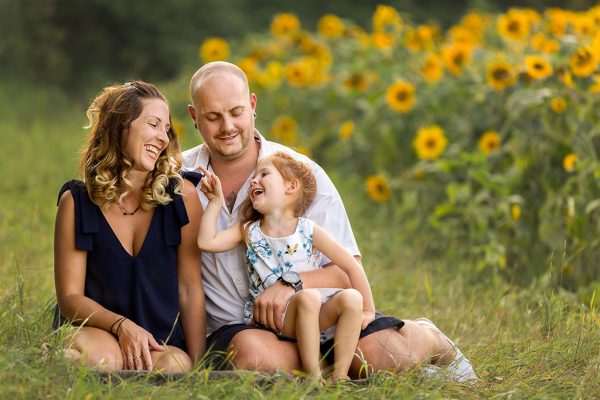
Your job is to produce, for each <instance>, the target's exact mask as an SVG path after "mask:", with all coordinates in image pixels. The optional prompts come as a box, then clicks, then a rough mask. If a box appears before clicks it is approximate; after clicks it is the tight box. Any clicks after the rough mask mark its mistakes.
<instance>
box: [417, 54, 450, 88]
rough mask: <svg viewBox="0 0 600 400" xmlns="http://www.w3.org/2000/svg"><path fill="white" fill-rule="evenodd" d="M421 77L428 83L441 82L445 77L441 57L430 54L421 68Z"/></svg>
mask: <svg viewBox="0 0 600 400" xmlns="http://www.w3.org/2000/svg"><path fill="white" fill-rule="evenodd" d="M421 75H423V78H424V79H425V80H426V81H427V82H431V83H433V82H437V81H439V80H440V79H441V78H442V76H443V75H444V70H443V68H442V59H441V58H440V56H438V55H437V54H435V53H430V54H428V55H427V57H425V61H424V62H423V65H422V66H421Z"/></svg>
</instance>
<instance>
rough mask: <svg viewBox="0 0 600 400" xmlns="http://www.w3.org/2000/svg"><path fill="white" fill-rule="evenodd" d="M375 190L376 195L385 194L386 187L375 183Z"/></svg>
mask: <svg viewBox="0 0 600 400" xmlns="http://www.w3.org/2000/svg"><path fill="white" fill-rule="evenodd" d="M375 190H376V191H377V193H380V194H382V193H385V192H386V187H385V185H384V184H383V183H377V185H376V186H375Z"/></svg>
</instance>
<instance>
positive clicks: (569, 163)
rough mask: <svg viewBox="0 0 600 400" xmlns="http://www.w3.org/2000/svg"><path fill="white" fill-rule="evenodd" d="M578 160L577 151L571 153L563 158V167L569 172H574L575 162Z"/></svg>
mask: <svg viewBox="0 0 600 400" xmlns="http://www.w3.org/2000/svg"><path fill="white" fill-rule="evenodd" d="M576 162H577V155H576V154H575V153H569V154H567V155H566V156H565V158H563V168H564V169H565V171H567V172H573V169H574V168H575V163H576Z"/></svg>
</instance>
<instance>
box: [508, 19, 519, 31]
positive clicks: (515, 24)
mask: <svg viewBox="0 0 600 400" xmlns="http://www.w3.org/2000/svg"><path fill="white" fill-rule="evenodd" d="M507 29H508V30H509V31H510V32H512V33H519V31H520V30H521V25H520V24H519V22H518V21H516V20H512V21H510V22H509V23H508V25H507Z"/></svg>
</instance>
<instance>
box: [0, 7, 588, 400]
mask: <svg viewBox="0 0 600 400" xmlns="http://www.w3.org/2000/svg"><path fill="white" fill-rule="evenodd" d="M598 32H600V10H598V9H592V10H588V11H586V12H581V13H573V12H569V11H567V10H558V9H553V10H547V11H546V12H544V13H541V14H540V13H537V12H534V11H532V10H521V9H519V10H517V9H515V10H511V11H510V12H508V13H506V14H503V15H486V14H480V13H471V14H469V15H467V16H465V17H464V18H463V19H462V20H461V21H460V22H459V23H457V24H456V25H455V26H453V27H451V28H450V29H448V30H446V31H443V32H442V31H441V29H439V28H438V27H436V26H435V25H434V24H424V25H416V24H413V23H412V22H411V21H410V16H406V15H402V14H399V13H398V12H397V11H396V10H394V9H392V8H389V7H378V8H377V10H375V12H374V15H373V26H372V27H371V28H370V30H364V29H362V28H359V27H357V26H354V25H353V24H352V23H351V22H350V21H344V20H341V19H339V18H337V17H335V16H331V15H330V16H324V17H323V19H322V20H321V21H320V22H319V25H318V26H317V27H316V29H314V31H311V30H308V29H306V28H303V27H302V26H301V21H299V20H298V19H297V18H296V17H295V16H294V15H292V14H285V13H282V14H279V15H277V16H275V17H274V19H273V23H272V25H271V27H270V30H269V31H268V32H262V33H257V34H256V35H251V36H248V37H246V38H244V39H243V40H240V41H239V42H236V43H227V42H225V41H224V40H222V39H220V38H212V39H209V40H207V41H205V42H203V43H202V44H201V46H200V49H199V57H200V59H201V61H210V60H212V59H227V60H229V61H232V62H235V63H237V64H238V65H240V66H241V67H242V68H244V70H245V71H246V73H247V74H248V76H249V78H250V84H251V87H252V88H253V90H254V91H255V92H256V93H257V95H258V98H259V103H258V104H259V106H258V107H259V108H258V111H257V113H258V118H257V128H258V129H259V130H260V131H261V132H262V133H263V134H265V135H266V136H267V137H269V138H273V139H275V140H278V141H282V142H284V143H286V144H288V145H290V146H293V147H296V148H298V149H299V150H301V151H303V152H306V153H307V154H309V155H311V156H312V157H313V158H315V159H316V160H317V161H318V162H319V163H321V164H322V165H323V166H324V167H325V168H326V170H327V171H328V172H329V173H330V175H331V177H332V179H333V180H334V182H335V184H336V186H337V187H338V188H339V191H340V193H341V195H342V197H343V199H344V201H345V204H346V207H347V210H348V213H349V215H350V219H351V222H352V224H353V228H354V232H355V235H356V237H357V240H358V243H359V246H360V248H361V250H362V252H363V260H364V265H365V269H366V271H367V274H368V276H369V279H370V281H371V285H372V287H373V289H374V295H375V302H376V304H377V307H378V309H380V310H381V311H383V312H389V313H393V314H395V315H398V316H400V317H404V318H417V317H420V316H426V317H428V318H430V319H432V320H433V321H435V322H436V323H437V324H438V326H440V328H441V329H442V330H443V331H444V332H445V333H447V334H448V336H450V337H451V338H453V339H456V343H457V344H458V345H459V347H460V348H461V350H462V351H463V352H464V353H465V354H466V355H467V356H468V358H469V359H470V360H471V361H472V363H473V364H474V366H475V370H476V372H477V373H478V375H479V376H480V377H481V382H479V383H478V384H477V385H474V386H470V385H462V384H457V383H453V382H449V381H447V380H444V379H438V380H424V379H423V377H422V376H421V375H420V373H419V372H418V371H407V372H405V373H403V374H399V375H396V374H384V373H381V374H377V375H375V376H374V377H373V379H372V380H371V381H370V382H368V383H366V384H361V385H359V386H343V387H325V388H320V389H319V388H315V387H313V386H311V385H308V384H302V383H300V384H299V383H298V382H289V381H288V380H286V379H283V378H277V377H275V378H273V379H272V380H268V381H267V382H266V383H265V382H264V381H261V380H259V379H256V378H257V376H256V375H253V374H247V375H243V376H242V377H241V378H240V379H225V380H218V381H209V380H208V379H207V375H206V371H205V370H203V369H201V368H197V369H196V370H195V371H194V372H192V373H191V374H189V375H188V376H186V377H184V378H183V379H179V380H172V381H170V380H167V381H166V382H164V384H162V385H156V384H154V383H153V381H152V380H151V379H150V378H147V379H146V378H144V377H141V378H140V379H137V380H121V379H119V378H117V377H114V378H113V379H111V380H110V381H109V382H106V381H105V380H104V379H102V377H100V376H99V375H98V374H97V373H94V372H92V371H87V370H85V369H82V368H78V367H76V366H72V365H68V364H66V363H65V362H64V361H63V360H61V359H60V357H58V355H57V352H56V351H55V349H56V347H57V346H58V344H59V343H60V341H61V339H62V338H61V334H60V333H59V334H57V333H54V332H52V331H51V329H50V321H51V311H52V307H53V305H54V292H53V291H54V288H53V274H52V268H53V259H52V243H53V223H54V214H55V211H56V206H55V204H56V195H57V191H58V189H59V188H60V186H61V185H62V183H63V182H64V181H66V180H68V179H71V178H73V177H76V176H77V162H78V154H79V153H78V152H79V150H80V148H81V145H82V144H83V143H84V141H85V135H86V131H85V129H83V126H84V125H85V123H86V120H85V116H84V111H85V108H86V104H85V102H77V101H73V100H72V99H69V98H67V97H66V96H65V95H63V94H62V93H60V92H58V91H54V90H52V89H47V88H40V87H27V86H26V85H22V84H14V83H10V82H4V83H2V90H1V91H0V115H2V118H1V119H0V132H2V141H1V143H2V151H3V157H2V159H1V160H0V169H1V170H2V171H3V179H2V180H0V206H1V211H0V255H1V257H0V299H1V302H0V343H1V344H2V352H1V354H0V397H2V398H11V399H14V398H41V397H44V398H62V399H66V398H69V399H71V398H73V399H79V398H84V399H88V400H89V399H93V398H105V397H114V398H131V397H133V398H173V397H174V398H190V399H210V398H223V397H237V398H261V399H262V398H282V397H289V398H305V397H315V398H323V399H337V398H365V397H367V398H386V399H387V398H432V399H435V398H581V399H588V398H600V315H599V313H598V306H597V303H598V297H599V296H600V280H599V279H600V273H599V267H598V262H599V261H600V251H599V249H598V246H599V239H598V238H599V237H600V235H599V233H600V225H599V222H598V217H599V215H598V213H599V212H600V209H599V207H598V206H599V205H600V200H599V199H600V187H599V185H598V178H599V177H600V165H599V163H598V150H599V148H600V145H599V141H598V140H599V139H598V136H599V135H600V132H599V131H598V126H600V125H598V114H597V111H596V110H597V105H598V103H599V102H598V92H600V89H599V87H598V82H600V75H598V76H597V75H596V71H597V66H598V61H599V60H600V34H598ZM193 69H194V67H193V66H189V67H188V68H187V70H186V71H184V72H183V73H182V74H181V77H180V78H178V79H174V80H172V81H169V82H161V83H159V87H160V88H161V89H162V90H163V91H164V92H165V93H166V94H167V97H168V98H169V99H170V102H171V108H172V113H173V115H174V118H175V121H176V123H177V124H176V126H177V129H178V131H179V133H180V137H181V140H182V144H183V147H184V148H189V147H191V146H193V145H196V144H197V143H199V141H200V139H199V137H198V136H197V134H196V133H195V132H194V130H193V126H192V125H191V121H189V119H188V118H187V117H186V115H185V105H186V104H187V102H188V100H187V93H186V86H187V80H188V79H189V77H190V76H191V73H192V72H193ZM44 343H49V344H50V345H51V346H52V347H51V349H50V351H49V352H43V351H42V344H44Z"/></svg>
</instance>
